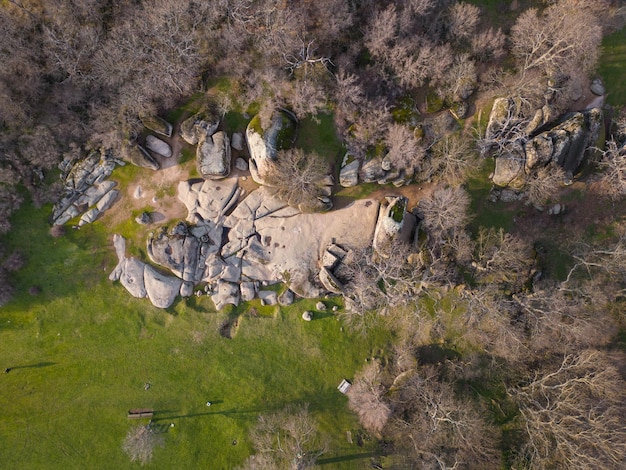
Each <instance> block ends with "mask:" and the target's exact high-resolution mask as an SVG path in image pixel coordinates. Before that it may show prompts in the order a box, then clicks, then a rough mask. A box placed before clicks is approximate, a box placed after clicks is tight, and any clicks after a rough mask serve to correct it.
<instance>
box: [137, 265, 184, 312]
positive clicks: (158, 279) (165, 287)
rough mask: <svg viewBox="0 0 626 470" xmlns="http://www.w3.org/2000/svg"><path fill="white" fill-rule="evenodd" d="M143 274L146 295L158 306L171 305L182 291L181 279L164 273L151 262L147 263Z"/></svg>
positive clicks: (166, 306)
mask: <svg viewBox="0 0 626 470" xmlns="http://www.w3.org/2000/svg"><path fill="white" fill-rule="evenodd" d="M143 275H144V285H145V289H146V295H147V297H148V299H150V302H152V305H154V306H155V307H158V308H168V307H170V306H171V305H172V304H173V303H174V300H176V296H177V295H178V294H179V292H180V288H181V284H182V282H181V280H180V279H178V278H176V277H174V276H168V275H166V274H163V273H161V272H159V271H157V270H156V269H154V268H153V267H152V266H150V265H149V264H146V265H145V268H144V272H143Z"/></svg>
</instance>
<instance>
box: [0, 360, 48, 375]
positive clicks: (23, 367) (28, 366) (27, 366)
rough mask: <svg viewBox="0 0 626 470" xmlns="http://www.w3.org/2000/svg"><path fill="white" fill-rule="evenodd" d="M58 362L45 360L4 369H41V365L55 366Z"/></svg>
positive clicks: (10, 370) (9, 370) (6, 370)
mask: <svg viewBox="0 0 626 470" xmlns="http://www.w3.org/2000/svg"><path fill="white" fill-rule="evenodd" d="M56 364H57V363H56V362H50V361H45V362H38V363H36V364H27V365H23V366H13V367H7V368H6V369H5V370H4V371H5V372H12V371H14V370H17V369H39V368H41V367H48V366H54V365H56Z"/></svg>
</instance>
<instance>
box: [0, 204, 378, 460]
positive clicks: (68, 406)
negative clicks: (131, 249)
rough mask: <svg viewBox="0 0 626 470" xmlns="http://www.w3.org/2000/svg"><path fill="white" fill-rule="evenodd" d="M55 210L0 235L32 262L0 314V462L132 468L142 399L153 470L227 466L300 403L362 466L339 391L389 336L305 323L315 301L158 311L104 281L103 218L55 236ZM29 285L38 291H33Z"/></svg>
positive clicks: (22, 219) (197, 302)
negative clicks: (130, 449)
mask: <svg viewBox="0 0 626 470" xmlns="http://www.w3.org/2000/svg"><path fill="white" fill-rule="evenodd" d="M48 212H49V207H48V208H44V209H34V208H33V207H31V206H29V205H26V204H25V205H24V207H23V209H22V210H20V211H19V212H18V213H17V214H16V216H15V218H14V219H13V226H14V230H13V231H12V232H11V234H10V235H9V236H7V237H5V238H4V239H3V240H2V241H3V243H4V244H6V245H7V246H8V248H10V249H15V248H17V249H20V250H21V251H22V252H23V253H24V254H25V255H26V257H27V258H28V265H27V266H26V267H25V268H24V269H23V270H21V271H19V272H18V273H17V274H16V276H15V285H16V288H17V293H16V296H15V298H14V300H13V301H12V302H11V303H9V304H8V305H6V306H5V307H3V308H2V310H1V311H0V357H2V362H1V364H0V368H2V369H4V368H7V367H11V368H12V370H11V371H10V373H8V374H1V375H0V380H2V386H1V387H0V461H2V462H3V466H5V467H6V468H64V469H65V468H74V467H79V468H103V466H104V467H107V468H130V467H133V465H131V463H130V461H129V459H128V457H127V456H126V455H125V454H124V453H123V452H122V447H121V446H122V441H123V439H124V437H125V435H126V432H127V431H128V429H129V428H130V427H131V426H134V425H136V424H138V423H139V422H145V421H142V420H139V421H130V420H128V419H127V417H126V413H127V411H128V409H130V408H138V407H146V408H152V409H154V410H155V415H154V418H153V422H156V423H157V424H160V425H165V426H163V428H164V429H166V430H167V431H166V433H165V445H164V447H162V448H158V449H157V450H156V451H155V455H154V460H153V462H152V463H151V466H152V467H154V468H168V469H169V468H203V467H204V468H224V469H228V468H233V467H236V466H237V465H240V464H241V463H242V462H243V461H244V460H245V459H246V458H247V456H248V455H249V454H250V452H251V447H250V443H249V441H248V439H247V433H248V430H249V428H250V427H251V426H252V425H253V424H254V423H255V422H256V419H257V417H258V415H259V414H260V413H263V412H269V411H274V410H278V409H282V408H283V407H284V406H286V405H288V404H292V403H293V404H296V403H305V402H306V403H309V409H310V410H311V411H312V413H313V415H314V416H315V418H316V419H317V422H318V424H319V427H320V429H321V431H322V432H324V433H327V434H328V435H329V436H330V438H331V452H330V453H329V454H328V455H324V456H323V458H325V459H328V462H329V463H331V462H332V468H363V467H364V466H366V465H367V458H368V456H369V455H371V452H372V451H373V449H372V444H371V443H368V442H367V441H366V443H365V447H357V445H356V444H349V443H348V442H347V440H346V438H345V435H346V431H352V433H353V435H354V434H356V433H357V432H359V426H358V423H357V421H356V418H355V417H354V416H353V415H352V414H351V413H350V412H349V411H348V410H347V407H346V401H347V399H346V397H345V396H343V395H341V394H340V393H339V392H338V391H337V390H336V387H337V385H338V384H339V382H340V381H341V379H343V378H348V379H349V378H351V377H353V376H354V373H355V371H356V370H357V369H358V368H359V367H360V366H361V365H362V363H363V362H364V360H365V359H366V358H368V357H371V356H372V355H374V354H376V351H378V350H380V349H381V348H384V347H385V345H386V344H387V342H388V341H389V340H390V338H389V336H388V334H387V333H384V332H382V331H381V330H377V331H373V332H372V333H371V334H370V335H369V337H368V338H364V337H361V336H353V335H350V334H348V333H347V332H345V331H342V329H341V323H339V322H338V321H337V317H335V316H334V315H332V314H330V313H325V314H321V313H320V314H319V315H316V317H315V318H314V320H313V321H312V322H304V321H302V319H301V318H300V315H301V313H302V311H303V310H304V309H311V308H312V307H313V304H312V301H304V300H302V301H299V302H296V303H295V304H294V305H293V306H291V307H289V308H284V309H278V308H274V310H273V313H272V314H271V315H259V316H258V317H255V316H252V315H248V314H246V313H245V312H246V310H245V309H246V308H247V307H240V309H241V311H236V312H228V311H225V312H215V311H214V308H213V305H212V303H211V302H210V300H209V299H208V298H207V297H203V298H200V299H198V298H196V297H193V298H190V299H186V300H179V301H177V302H176V303H175V304H174V305H173V306H172V307H171V308H170V309H168V310H167V311H164V310H159V309H156V308H154V307H152V306H151V305H150V303H149V302H148V301H147V300H146V299H141V300H140V299H134V298H132V297H130V296H129V295H128V293H127V292H126V291H125V290H124V289H123V288H122V287H121V286H120V285H118V284H117V283H112V282H110V281H109V280H108V279H107V276H108V274H109V273H110V271H111V270H112V269H113V267H114V265H115V263H116V259H115V253H114V250H113V247H112V246H111V242H110V240H109V236H108V233H107V230H106V228H105V227H104V226H103V224H102V223H101V222H96V223H94V224H91V225H87V226H85V227H83V228H82V229H81V230H80V231H78V230H68V233H67V235H65V236H63V237H61V238H52V237H51V236H49V235H48V230H49V227H48V225H47V223H46V222H45V219H46V214H47V213H48ZM33 285H36V286H38V287H39V288H40V289H41V293H40V294H38V295H36V296H31V295H30V294H29V293H28V289H29V287H31V286H33ZM329 305H330V302H329ZM230 314H234V315H238V316H239V317H238V320H239V325H238V330H237V334H236V336H235V338H234V339H232V340H229V339H226V338H223V337H221V336H220V335H219V328H220V325H222V323H223V322H224V321H225V320H227V319H228V318H229V315H230ZM146 383H149V384H150V388H149V389H148V390H144V384H146ZM207 401H211V402H212V403H213V405H212V406H211V407H210V408H208V407H207V406H206V402H207ZM170 424H174V427H170ZM234 440H236V442H237V443H236V445H233V441H234ZM359 456H360V457H359ZM104 462H106V464H104ZM329 468H330V467H329Z"/></svg>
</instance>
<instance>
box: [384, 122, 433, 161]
mask: <svg viewBox="0 0 626 470" xmlns="http://www.w3.org/2000/svg"><path fill="white" fill-rule="evenodd" d="M385 144H386V146H387V154H386V155H385V159H387V160H389V162H390V163H391V166H392V167H393V168H408V167H410V168H419V167H420V163H421V161H422V160H423V158H424V156H425V153H426V151H425V149H424V148H423V147H422V146H421V145H420V143H419V141H418V140H417V139H416V138H415V133H414V132H413V131H412V130H411V129H409V128H408V127H407V126H405V125H402V124H399V123H395V122H394V123H391V124H389V127H388V128H387V133H386V134H385Z"/></svg>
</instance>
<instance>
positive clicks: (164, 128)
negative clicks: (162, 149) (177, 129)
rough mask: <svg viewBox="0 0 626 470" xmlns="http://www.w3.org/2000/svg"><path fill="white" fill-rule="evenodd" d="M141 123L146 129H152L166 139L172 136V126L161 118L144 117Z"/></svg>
mask: <svg viewBox="0 0 626 470" xmlns="http://www.w3.org/2000/svg"><path fill="white" fill-rule="evenodd" d="M141 123H142V124H143V125H144V126H145V127H146V129H150V130H151V131H153V132H156V133H157V134H161V135H164V136H165V137H171V136H172V129H173V127H172V125H171V124H170V123H169V122H167V121H166V120H165V119H163V118H160V117H159V116H143V117H141Z"/></svg>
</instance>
